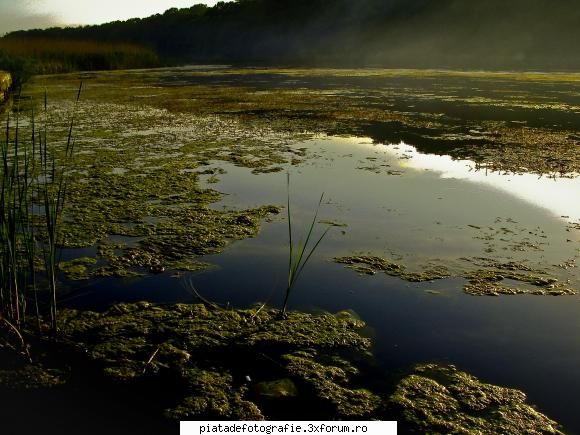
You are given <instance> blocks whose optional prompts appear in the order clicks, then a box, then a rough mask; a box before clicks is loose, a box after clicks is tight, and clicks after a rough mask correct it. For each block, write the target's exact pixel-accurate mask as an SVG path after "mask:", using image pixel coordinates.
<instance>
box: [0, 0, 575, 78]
mask: <svg viewBox="0 0 580 435" xmlns="http://www.w3.org/2000/svg"><path fill="white" fill-rule="evenodd" d="M578 22H580V8H578V7H577V2H576V1H574V0H485V1H483V0H237V1H233V2H220V3H218V4H217V5H215V6H214V7H208V6H206V5H194V6H192V7H190V8H185V9H169V10H167V11H166V12H165V13H163V14H157V15H153V16H151V17H148V18H144V19H131V20H127V21H116V22H111V23H107V24H102V25H95V26H84V27H75V28H52V29H47V30H31V31H18V32H13V33H10V34H8V35H6V36H5V37H4V38H3V39H4V42H5V43H6V41H9V40H12V41H21V40H23V39H27V40H33V41H42V43H43V44H45V42H46V40H50V41H71V40H76V41H92V42H94V41H97V42H100V43H107V44H116V43H123V44H134V45H135V46H141V47H146V48H147V49H148V50H152V51H153V52H155V53H156V55H158V56H159V59H161V62H162V63H165V64H169V63H191V62H205V63H207V62H214V63H215V62H221V63H245V64H250V63H253V64H275V65H281V64H283V65H311V66H349V67H352V66H384V67H419V68H423V67H432V68H471V69H473V68H477V69H481V68H484V69H542V70H566V69H576V68H578V67H580V56H579V54H580V48H579V46H578V44H577V41H578V40H580V26H578ZM1 41H2V40H0V49H1ZM150 61H151V58H149V59H148V62H149V63H150ZM145 63H147V62H145Z"/></svg>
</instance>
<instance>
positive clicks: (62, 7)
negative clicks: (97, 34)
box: [0, 0, 218, 35]
mask: <svg viewBox="0 0 580 435" xmlns="http://www.w3.org/2000/svg"><path fill="white" fill-rule="evenodd" d="M217 1H218V0H0V35H3V34H4V33H7V32H11V31H13V30H20V29H30V28H43V27H50V26H54V25H78V24H100V23H105V22H108V21H115V20H126V19H127V18H134V17H146V16H149V15H153V14H155V13H162V12H164V11H165V10H167V9H169V8H185V7H189V6H192V5H194V4H198V3H205V4H207V5H210V6H211V5H214V4H215V3H217Z"/></svg>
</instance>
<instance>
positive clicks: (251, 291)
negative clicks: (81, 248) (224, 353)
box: [67, 137, 580, 433]
mask: <svg viewBox="0 0 580 435" xmlns="http://www.w3.org/2000/svg"><path fill="white" fill-rule="evenodd" d="M294 146H296V147H297V148H301V147H304V148H307V158H306V159H305V160H304V162H303V163H301V164H299V165H296V166H289V167H287V168H284V169H285V171H281V172H277V173H270V174H259V175H254V174H252V173H251V169H247V168H240V167H236V166H233V165H231V164H227V163H223V162H213V165H214V166H215V167H222V168H224V169H225V170H226V173H225V174H223V175H220V176H219V177H220V180H219V182H217V183H215V184H207V187H211V188H212V189H216V190H218V191H220V192H223V193H224V194H225V196H224V198H223V200H222V201H220V202H219V203H216V204H213V207H215V208H247V207H253V206H258V205H265V204H279V205H284V204H285V203H286V198H287V196H286V195H287V193H286V190H287V185H286V171H288V172H289V173H290V174H291V200H292V214H293V224H294V228H295V230H296V231H297V232H299V231H300V230H304V229H305V228H306V227H307V226H308V224H309V222H310V220H311V219H312V215H313V213H314V211H315V209H316V204H317V201H318V198H319V197H320V194H321V193H322V192H325V200H324V203H323V205H322V207H321V210H320V215H319V220H321V221H332V222H334V223H336V224H340V226H335V227H333V228H332V229H331V230H330V233H329V234H328V236H327V238H326V239H325V240H324V241H323V243H322V245H321V247H320V249H319V250H318V251H317V252H316V254H315V256H314V258H313V259H312V261H311V263H309V264H308V266H307V267H306V269H305V271H304V274H303V276H302V277H301V278H300V280H299V281H298V284H297V286H296V288H295V291H294V294H293V295H292V299H291V302H290V303H291V308H292V309H302V310H311V311H317V310H329V311H338V310H342V309H352V310H354V311H355V312H356V313H357V314H358V315H359V316H360V317H361V318H362V319H363V320H365V321H366V322H367V323H368V325H369V328H370V333H371V334H372V336H373V339H374V343H375V349H374V351H375V354H376V358H377V362H378V365H379V367H380V370H382V372H383V376H384V377H385V378H388V377H389V376H391V375H392V374H393V373H396V372H398V371H402V370H405V369H408V368H409V366H411V365H412V364H415V363H422V362H442V363H451V364H456V365H457V366H458V367H459V368H460V369H464V370H466V371H469V372H471V373H473V374H474V375H476V376H478V377H480V378H481V379H482V380H484V381H486V382H490V383H496V384H500V385H505V386H511V387H515V388H519V389H522V390H523V391H525V392H526V393H527V394H528V396H529V400H530V402H531V403H534V404H536V405H538V407H539V409H540V410H541V411H543V412H545V413H546V414H548V415H549V416H550V417H552V418H554V419H556V420H558V421H560V422H561V423H562V424H564V427H565V428H566V429H567V430H568V431H570V432H573V433H580V418H578V417H577V410H578V399H577V392H578V391H580V369H579V368H580V297H579V296H561V297H550V296H531V295H518V296H500V297H475V296H469V295H466V294H464V293H463V291H462V287H463V285H464V284H465V280H464V279H463V278H449V279H445V280H439V281H434V282H426V283H408V282H405V281H402V280H400V279H398V278H393V277H389V276H386V275H383V274H377V275H375V276H361V275H358V274H357V273H355V272H353V271H352V270H349V269H346V268H344V267H343V265H340V264H336V263H334V262H333V261H332V258H333V257H335V256H341V255H352V254H373V255H380V256H384V257H388V258H391V259H393V260H394V261H397V262H399V263H402V264H405V265H408V267H409V268H410V269H414V268H419V267H421V266H424V265H428V264H436V265H446V266H448V267H449V268H450V269H451V270H452V271H460V270H462V268H465V267H467V266H469V264H468V263H467V262H466V261H465V260H462V258H466V257H468V258H472V257H486V258H493V259H497V260H502V261H519V262H525V263H526V264H529V265H530V266H532V267H534V268H535V269H544V270H546V271H548V272H549V273H550V274H553V275H556V276H557V277H558V278H559V279H560V280H569V281H570V285H571V286H572V287H573V288H576V289H578V288H580V285H579V284H580V277H579V273H578V269H577V268H575V267H570V268H568V269H563V268H560V267H556V265H558V264H561V263H564V262H572V261H573V260H576V259H577V258H578V257H579V256H580V252H579V247H580V236H579V232H578V231H577V230H575V231H574V230H572V231H567V224H568V223H569V222H578V221H579V220H580V201H578V198H580V178H573V179H551V178H546V177H544V178H538V176H535V175H530V174H523V175H516V174H502V173H486V172H485V170H479V171H478V170H476V168H475V165H474V163H473V162H470V161H457V160H455V161H454V160H451V159H450V158H448V157H446V156H438V155H427V154H421V153H419V152H417V151H416V149H415V148H414V147H413V146H411V145H407V144H373V143H372V141H371V140H370V139H365V138H351V137H320V138H317V139H315V140H311V141H308V142H305V143H300V144H296V145H294ZM206 181H207V180H206ZM324 226H325V225H324V224H323V223H321V224H320V225H319V226H318V229H319V230H320V231H321V230H322V229H323V228H324ZM287 231H288V229H287V222H286V220H285V217H284V213H283V214H282V215H281V216H278V217H275V218H274V219H273V220H272V221H270V222H265V223H264V225H263V228H262V230H261V232H260V234H259V236H258V237H256V238H254V239H248V240H244V241H240V242H234V243H232V244H231V245H230V246H229V247H228V248H227V249H226V250H225V252H223V253H222V254H219V255H213V256H206V257H204V258H203V259H204V260H205V261H208V262H210V263H212V264H213V265H214V266H215V267H213V268H212V269H210V270H208V271H206V272H203V273H199V274H196V275H194V276H193V281H194V283H195V286H196V288H197V289H198V291H199V292H200V293H202V294H203V295H204V296H205V297H207V298H209V299H212V300H215V301H217V302H220V303H230V304H232V305H235V306H248V305H251V304H253V303H255V302H256V301H268V302H269V303H271V304H273V305H279V304H281V302H282V299H283V293H284V290H285V285H284V283H285V279H286V267H287V261H288V252H287V250H288V246H287V244H288V241H287ZM579 262H580V261H579ZM472 267H473V266H472ZM141 299H148V300H152V301H158V302H175V301H192V300H193V297H192V295H191V294H189V293H188V292H187V291H186V290H185V289H184V286H183V282H182V280H180V279H175V278H171V277H170V276H169V274H164V275H160V276H148V277H146V278H143V279H137V280H129V281H118V280H105V281H100V282H97V283H93V284H90V285H87V286H85V287H83V288H80V289H77V290H75V291H74V292H73V293H71V294H70V295H69V297H68V299H67V304H69V305H72V306H79V307H104V306H105V305H107V304H109V303H111V302H112V301H115V300H123V301H127V300H129V301H131V300H141Z"/></svg>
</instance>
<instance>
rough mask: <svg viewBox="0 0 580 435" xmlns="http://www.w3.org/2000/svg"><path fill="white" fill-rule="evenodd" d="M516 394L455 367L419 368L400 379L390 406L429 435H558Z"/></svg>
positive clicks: (556, 427)
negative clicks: (485, 434)
mask: <svg viewBox="0 0 580 435" xmlns="http://www.w3.org/2000/svg"><path fill="white" fill-rule="evenodd" d="M525 402H526V395H525V394H524V393H523V392H521V391H519V390H515V389H511V388H506V387H500V386H497V385H491V384H485V383H482V382H480V381H479V380H478V379H477V378H476V377H474V376H472V375H470V374H468V373H465V372H462V371H459V370H457V369H456V368H455V367H454V366H438V365H435V364H426V365H420V366H417V367H416V368H415V371H414V372H413V373H412V374H410V375H409V376H407V377H405V378H404V379H402V380H401V381H400V382H399V384H398V386H397V388H396V391H395V392H394V394H393V395H392V396H391V397H390V399H389V403H390V406H393V407H394V408H396V409H397V410H399V411H400V412H401V413H402V416H403V417H404V419H405V420H406V421H407V422H409V423H411V424H412V425H413V426H415V427H416V428H417V430H419V431H421V432H427V433H433V434H447V433H453V434H459V433H461V434H481V433H513V434H516V433H518V434H519V433H529V434H561V433H562V432H560V430H559V425H558V424H557V423H556V422H555V421H553V420H551V419H549V418H548V417H546V416H545V415H543V414H541V413H540V412H539V411H537V410H536V409H535V408H533V407H532V406H530V405H528V404H526V403H525Z"/></svg>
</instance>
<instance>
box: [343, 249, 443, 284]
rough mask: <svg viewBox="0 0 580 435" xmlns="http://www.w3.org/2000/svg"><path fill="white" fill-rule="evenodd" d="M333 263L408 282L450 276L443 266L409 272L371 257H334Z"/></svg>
mask: <svg viewBox="0 0 580 435" xmlns="http://www.w3.org/2000/svg"><path fill="white" fill-rule="evenodd" d="M334 261H335V262H337V263H341V264H346V265H347V267H348V268H349V269H352V270H354V271H356V272H358V273H362V274H366V275H374V274H375V273H376V272H377V271H380V272H384V273H386V274H387V275H390V276H395V277H398V278H401V279H403V280H405V281H410V282H424V281H432V280H436V279H444V278H449V277H450V276H451V273H450V272H449V271H448V270H447V268H445V267H443V266H438V267H431V268H426V269H425V270H423V271H421V272H409V271H408V270H407V267H406V266H404V265H401V264H398V263H393V262H391V261H389V260H387V259H385V258H382V257H377V256H371V255H359V256H347V257H336V258H335V259H334Z"/></svg>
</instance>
